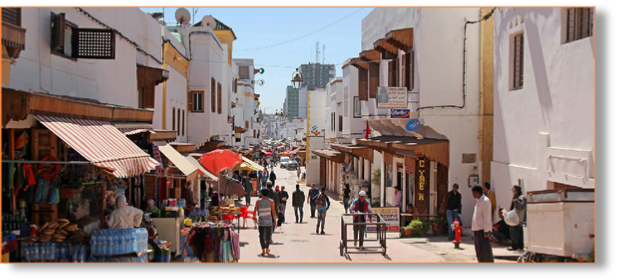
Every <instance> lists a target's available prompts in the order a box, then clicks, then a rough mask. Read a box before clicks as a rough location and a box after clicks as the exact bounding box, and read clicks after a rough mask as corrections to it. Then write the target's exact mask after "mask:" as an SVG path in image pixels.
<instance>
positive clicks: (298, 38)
mask: <svg viewBox="0 0 618 280" xmlns="http://www.w3.org/2000/svg"><path fill="white" fill-rule="evenodd" d="M362 9H364V8H360V9H358V10H356V11H354V12H353V13H351V14H349V15H347V16H345V17H343V18H341V19H339V20H338V21H335V22H333V23H331V24H329V25H327V26H324V27H322V28H320V29H318V30H316V31H313V32H311V33H308V34H305V35H303V36H300V37H297V38H294V39H292V40H288V41H285V42H281V43H277V44H273V45H268V46H264V47H259V48H253V49H241V50H234V51H237V52H238V51H254V50H263V49H268V48H273V47H277V46H281V45H284V44H288V43H291V42H294V41H297V40H300V39H303V38H306V37H308V36H311V35H313V34H315V33H318V32H320V31H322V30H324V29H327V28H329V27H331V26H333V25H335V24H337V23H340V22H342V21H344V20H345V19H347V18H349V17H351V16H353V15H354V14H356V13H358V12H360V11H361V10H362Z"/></svg>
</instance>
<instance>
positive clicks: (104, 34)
mask: <svg viewBox="0 0 618 280" xmlns="http://www.w3.org/2000/svg"><path fill="white" fill-rule="evenodd" d="M73 36H74V37H73V38H74V41H73V42H74V43H73V55H72V56H73V57H75V58H93V59H114V58H115V57H116V31H114V30H110V29H91V28H79V29H74V33H73Z"/></svg>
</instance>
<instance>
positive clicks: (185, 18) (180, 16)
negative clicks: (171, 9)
mask: <svg viewBox="0 0 618 280" xmlns="http://www.w3.org/2000/svg"><path fill="white" fill-rule="evenodd" d="M190 20H191V13H189V10H187V9H185V8H179V9H178V10H176V21H177V22H178V23H180V24H181V25H185V24H188V23H189V21H190Z"/></svg>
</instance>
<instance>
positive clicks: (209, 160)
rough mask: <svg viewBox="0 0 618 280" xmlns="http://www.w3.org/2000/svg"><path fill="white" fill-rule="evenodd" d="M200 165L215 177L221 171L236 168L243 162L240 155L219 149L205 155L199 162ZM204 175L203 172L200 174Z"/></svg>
mask: <svg viewBox="0 0 618 280" xmlns="http://www.w3.org/2000/svg"><path fill="white" fill-rule="evenodd" d="M198 161H199V163H200V164H201V165H202V166H204V168H206V169H208V171H210V172H212V173H213V174H215V175H219V173H221V171H223V170H226V169H230V168H234V166H236V165H237V164H239V163H241V162H242V157H241V155H240V154H237V153H234V152H232V151H230V150H222V149H217V150H214V151H212V152H208V153H205V154H204V155H203V156H202V157H200V159H199V160H198ZM200 174H202V172H200Z"/></svg>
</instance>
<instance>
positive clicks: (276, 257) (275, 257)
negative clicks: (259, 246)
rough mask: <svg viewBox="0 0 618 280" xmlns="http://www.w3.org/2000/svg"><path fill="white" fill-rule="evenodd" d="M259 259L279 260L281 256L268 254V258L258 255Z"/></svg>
mask: <svg viewBox="0 0 618 280" xmlns="http://www.w3.org/2000/svg"><path fill="white" fill-rule="evenodd" d="M258 257H260V258H266V259H278V258H279V256H277V255H271V254H268V255H266V256H261V255H258Z"/></svg>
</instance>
